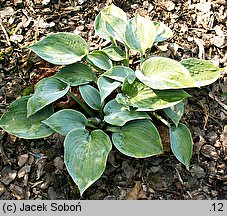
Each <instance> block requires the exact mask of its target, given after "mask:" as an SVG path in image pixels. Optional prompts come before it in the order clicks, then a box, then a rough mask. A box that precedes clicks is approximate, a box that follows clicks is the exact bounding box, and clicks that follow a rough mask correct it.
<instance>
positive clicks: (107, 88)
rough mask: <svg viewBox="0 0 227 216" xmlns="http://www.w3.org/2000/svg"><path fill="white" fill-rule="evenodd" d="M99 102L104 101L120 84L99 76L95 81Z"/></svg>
mask: <svg viewBox="0 0 227 216" xmlns="http://www.w3.org/2000/svg"><path fill="white" fill-rule="evenodd" d="M97 84H98V88H99V92H100V97H101V102H103V101H104V100H105V98H106V97H108V96H109V95H110V94H111V93H112V92H113V91H114V90H115V89H117V88H118V87H119V86H120V85H121V83H120V82H118V81H113V80H112V79H109V78H107V77H104V76H101V77H99V78H98V81H97Z"/></svg>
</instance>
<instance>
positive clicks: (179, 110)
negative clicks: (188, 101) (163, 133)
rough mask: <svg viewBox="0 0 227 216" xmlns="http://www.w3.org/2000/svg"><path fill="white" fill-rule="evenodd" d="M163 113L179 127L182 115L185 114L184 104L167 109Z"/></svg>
mask: <svg viewBox="0 0 227 216" xmlns="http://www.w3.org/2000/svg"><path fill="white" fill-rule="evenodd" d="M163 111H164V113H165V114H166V115H167V116H168V117H169V118H170V119H171V120H172V121H173V123H174V124H175V126H176V127H177V126H178V124H179V122H180V120H181V117H182V115H183V114H184V102H183V101H181V102H180V103H178V104H176V105H174V106H171V107H169V108H166V109H164V110H163Z"/></svg>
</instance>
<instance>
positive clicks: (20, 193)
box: [9, 184, 25, 200]
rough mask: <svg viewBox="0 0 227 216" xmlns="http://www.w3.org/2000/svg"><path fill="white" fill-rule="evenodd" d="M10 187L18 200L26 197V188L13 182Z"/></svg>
mask: <svg viewBox="0 0 227 216" xmlns="http://www.w3.org/2000/svg"><path fill="white" fill-rule="evenodd" d="M9 189H10V190H11V191H12V195H13V196H14V197H15V198H16V199H18V200H22V199H24V196H25V190H24V189H23V188H22V187H19V186H17V185H15V184H11V185H10V187H9Z"/></svg>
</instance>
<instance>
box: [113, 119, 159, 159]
mask: <svg viewBox="0 0 227 216" xmlns="http://www.w3.org/2000/svg"><path fill="white" fill-rule="evenodd" d="M112 141H113V144H114V145H115V146H116V148H117V149H118V150H119V151H120V152H121V153H123V154H125V155H128V156H131V157H135V158H146V157H150V156H153V155H158V154H161V153H162V151H163V147H162V142H161V138H160V135H159V133H158V130H157V129H156V127H155V126H154V124H153V123H152V122H151V121H150V120H136V121H131V122H128V123H126V124H125V125H124V126H123V127H120V128H118V129H116V132H114V133H113V135H112Z"/></svg>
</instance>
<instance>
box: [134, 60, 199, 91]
mask: <svg viewBox="0 0 227 216" xmlns="http://www.w3.org/2000/svg"><path fill="white" fill-rule="evenodd" d="M141 69H142V71H136V77H137V78H138V79H139V80H140V81H141V82H142V83H144V84H145V85H147V86H149V87H151V88H152V89H160V90H164V89H181V88H190V87H198V85H197V83H196V82H195V81H194V79H193V78H192V77H191V75H190V73H189V71H188V70H187V69H186V68H185V67H184V66H183V65H182V64H181V63H180V62H177V61H175V60H172V59H169V58H165V57H152V58H150V59H148V60H146V61H145V62H144V63H143V64H142V68H141Z"/></svg>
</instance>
